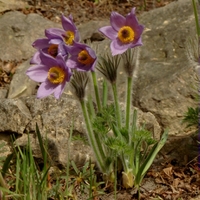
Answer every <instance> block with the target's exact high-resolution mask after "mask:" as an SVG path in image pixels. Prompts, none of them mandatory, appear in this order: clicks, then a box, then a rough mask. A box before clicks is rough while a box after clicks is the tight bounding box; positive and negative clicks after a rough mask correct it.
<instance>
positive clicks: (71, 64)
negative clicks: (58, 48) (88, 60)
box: [66, 57, 78, 69]
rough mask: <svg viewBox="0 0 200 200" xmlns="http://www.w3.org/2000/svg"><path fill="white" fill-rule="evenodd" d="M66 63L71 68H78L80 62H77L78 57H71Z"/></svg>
mask: <svg viewBox="0 0 200 200" xmlns="http://www.w3.org/2000/svg"><path fill="white" fill-rule="evenodd" d="M66 65H67V66H68V67H69V68H72V69H74V68H76V67H77V65H78V63H77V57H71V58H69V59H68V60H67V62H66Z"/></svg>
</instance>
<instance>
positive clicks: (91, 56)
mask: <svg viewBox="0 0 200 200" xmlns="http://www.w3.org/2000/svg"><path fill="white" fill-rule="evenodd" d="M66 48H67V50H68V52H69V54H70V55H71V56H70V57H69V59H68V60H67V66H69V67H70V68H75V69H77V70H78V71H89V70H91V71H94V68H95V65H96V62H97V57H96V54H95V52H94V51H93V50H92V49H91V48H90V47H89V46H87V45H86V44H81V43H76V42H74V45H73V46H71V47H69V48H68V47H66Z"/></svg>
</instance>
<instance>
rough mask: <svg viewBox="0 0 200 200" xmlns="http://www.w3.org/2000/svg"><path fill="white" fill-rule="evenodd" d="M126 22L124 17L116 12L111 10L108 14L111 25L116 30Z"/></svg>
mask: <svg viewBox="0 0 200 200" xmlns="http://www.w3.org/2000/svg"><path fill="white" fill-rule="evenodd" d="M125 23H126V18H125V17H124V16H122V15H120V14H119V13H117V12H112V13H111V16H110V24H111V26H112V27H113V28H114V29H115V30H116V31H117V32H118V31H119V29H120V28H121V27H122V26H124V25H125Z"/></svg>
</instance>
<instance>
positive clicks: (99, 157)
mask: <svg viewBox="0 0 200 200" xmlns="http://www.w3.org/2000/svg"><path fill="white" fill-rule="evenodd" d="M80 104H81V109H82V112H83V116H84V119H85V124H86V128H87V133H88V138H89V141H90V145H91V147H92V150H93V151H94V155H95V156H96V160H97V163H98V165H99V168H100V170H101V171H102V172H106V169H105V164H104V160H105V157H104V152H102V149H99V148H98V147H99V145H98V143H99V144H100V141H98V140H97V138H98V137H95V135H94V132H93V130H92V126H91V124H90V120H89V117H88V113H87V108H86V104H85V101H84V100H82V101H80Z"/></svg>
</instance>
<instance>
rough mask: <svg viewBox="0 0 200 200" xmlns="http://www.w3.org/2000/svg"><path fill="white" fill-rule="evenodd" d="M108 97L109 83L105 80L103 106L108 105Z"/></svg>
mask: <svg viewBox="0 0 200 200" xmlns="http://www.w3.org/2000/svg"><path fill="white" fill-rule="evenodd" d="M107 99H108V84H107V82H106V80H104V81H103V103H102V105H103V107H106V104H107Z"/></svg>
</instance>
